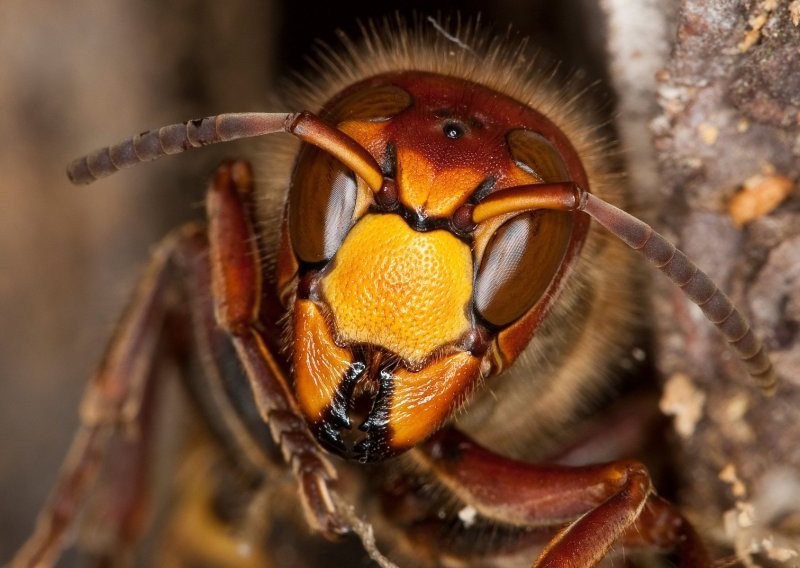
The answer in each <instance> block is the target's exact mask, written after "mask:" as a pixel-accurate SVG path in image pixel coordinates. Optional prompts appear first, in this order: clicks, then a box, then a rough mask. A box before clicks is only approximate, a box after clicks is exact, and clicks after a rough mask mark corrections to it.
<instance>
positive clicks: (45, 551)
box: [11, 233, 184, 568]
mask: <svg viewBox="0 0 800 568" xmlns="http://www.w3.org/2000/svg"><path fill="white" fill-rule="evenodd" d="M183 239H184V235H182V234H180V233H176V234H173V235H172V236H170V237H169V238H167V239H166V240H165V241H164V242H163V243H162V245H161V246H160V247H159V248H158V250H157V251H156V252H155V254H154V255H153V257H152V260H151V262H150V265H149V266H148V268H147V271H146V273H145V275H144V278H143V279H142V280H141V282H140V284H139V286H138V288H137V290H136V293H135V296H134V298H133V301H132V302H131V304H130V305H129V307H128V309H127V310H126V312H125V314H124V315H123V318H122V320H121V322H120V324H119V326H118V328H117V332H116V334H115V335H114V338H113V339H112V341H111V343H110V345H109V348H108V350H107V352H106V355H105V357H104V358H103V361H102V363H101V365H100V368H99V370H98V372H97V374H96V375H95V376H94V378H93V379H92V381H91V382H90V384H89V387H88V389H87V392H86V394H85V395H84V399H83V403H82V405H81V426H80V429H79V430H78V433H77V434H76V436H75V438H74V440H73V443H72V446H71V448H70V450H69V453H68V455H67V458H66V460H65V462H64V465H63V466H62V469H61V472H60V473H59V477H58V480H57V482H56V486H55V488H54V490H53V493H52V494H51V496H50V498H49V500H48V502H47V504H46V505H45V507H44V509H43V510H42V512H41V513H40V514H39V518H38V519H37V522H36V528H35V530H34V533H33V535H32V536H31V537H30V539H29V540H28V541H27V543H26V544H25V545H24V546H23V548H22V549H21V550H20V551H19V553H18V554H17V555H16V557H15V558H14V559H13V561H12V564H11V565H12V566H13V567H14V568H25V567H29V566H31V567H32V566H36V567H41V566H51V565H52V564H53V563H54V562H55V561H56V559H57V558H58V555H59V554H60V551H61V549H62V547H63V546H64V543H65V540H66V538H67V533H68V531H69V530H70V528H71V525H72V523H73V521H74V519H75V517H76V515H77V514H78V511H79V509H80V507H81V505H82V504H83V503H84V501H85V498H86V495H87V493H88V491H89V489H90V487H91V486H92V484H93V482H94V480H95V479H96V477H97V475H98V473H99V469H100V466H101V464H102V462H103V459H104V457H105V456H106V454H107V453H108V449H109V444H110V443H111V438H112V436H113V435H114V434H119V435H122V436H125V441H124V442H123V445H125V446H128V452H133V453H132V454H129V456H128V457H129V458H130V459H131V460H132V461H133V462H135V463H137V467H133V468H131V469H130V470H129V472H126V475H130V476H131V477H130V482H131V483H132V484H134V485H135V484H136V481H135V478H136V477H137V476H138V475H139V467H138V464H139V463H140V461H141V455H140V454H141V452H143V451H144V447H145V445H146V444H145V442H144V440H143V426H144V423H143V421H142V420H143V416H144V415H146V414H147V413H146V412H144V409H143V401H144V399H145V396H144V395H145V393H146V391H147V390H148V388H149V387H148V380H149V378H150V377H151V376H153V374H152V371H153V366H154V362H155V359H156V354H157V344H158V339H159V337H160V336H161V330H162V326H163V323H164V317H165V313H166V309H167V306H166V302H165V299H166V290H167V288H168V277H167V273H168V270H167V267H168V266H169V263H170V260H171V258H173V257H174V256H175V254H176V253H177V251H178V250H179V248H180V245H181V243H182V242H183ZM132 501H135V499H133V498H131V503H128V504H127V505H122V504H121V503H120V506H121V508H122V509H123V510H124V511H122V512H121V513H120V516H121V517H123V518H124V517H127V516H128V512H129V511H130V508H131V507H132V506H133V504H132Z"/></svg>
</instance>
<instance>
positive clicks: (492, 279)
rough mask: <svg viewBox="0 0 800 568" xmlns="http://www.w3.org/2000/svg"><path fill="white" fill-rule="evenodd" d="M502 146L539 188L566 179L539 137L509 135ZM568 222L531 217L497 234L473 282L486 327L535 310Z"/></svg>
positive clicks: (552, 214) (555, 267) (567, 218)
mask: <svg viewBox="0 0 800 568" xmlns="http://www.w3.org/2000/svg"><path fill="white" fill-rule="evenodd" d="M506 140H507V142H508V146H509V150H510V151H511V155H512V156H513V158H514V160H515V162H516V164H517V165H518V166H519V167H520V168H522V169H523V170H525V171H526V172H528V173H530V174H532V175H534V176H535V177H536V178H537V179H539V180H540V181H541V182H543V183H548V182H557V181H566V180H568V179H569V174H568V171H567V167H566V164H565V163H564V160H563V159H562V158H561V154H560V153H559V152H558V150H557V149H556V148H555V147H554V146H553V145H552V144H551V143H550V142H549V141H548V140H547V139H546V138H544V137H543V136H542V135H541V134H539V133H537V132H533V131H530V130H513V131H511V132H509V133H508V135H507V136H506ZM501 191H502V190H501ZM573 222H574V221H573V214H572V213H566V212H558V211H534V212H530V213H523V214H520V215H517V216H515V217H513V218H511V219H509V220H508V221H506V222H505V223H503V224H502V225H501V226H500V228H499V229H497V231H496V232H495V233H494V235H492V237H491V239H490V240H489V244H488V245H487V247H486V251H485V253H484V255H483V258H482V260H481V265H480V268H479V269H478V275H477V278H476V281H475V296H474V298H475V309H476V310H477V311H478V313H479V314H480V315H481V316H482V317H483V318H484V319H485V320H486V321H487V322H489V323H490V324H492V325H495V326H498V327H503V326H507V325H509V324H511V323H512V322H514V321H515V320H517V319H518V318H520V317H522V316H523V315H524V314H525V313H526V312H528V310H530V309H531V308H533V307H534V306H535V305H536V303H537V302H538V301H539V299H541V297H542V296H543V295H544V293H545V292H546V291H547V289H548V288H549V286H550V285H551V283H552V282H553V279H554V278H555V276H556V275H557V274H558V271H559V269H560V267H561V263H562V261H563V258H564V254H565V253H566V251H567V248H568V246H569V243H570V238H571V236H572V227H573Z"/></svg>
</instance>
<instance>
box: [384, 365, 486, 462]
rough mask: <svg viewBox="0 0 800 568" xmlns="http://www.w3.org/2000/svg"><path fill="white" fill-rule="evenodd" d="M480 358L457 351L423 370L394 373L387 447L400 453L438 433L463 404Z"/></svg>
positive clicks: (475, 381) (475, 374)
mask: <svg viewBox="0 0 800 568" xmlns="http://www.w3.org/2000/svg"><path fill="white" fill-rule="evenodd" d="M480 362H481V360H480V358H478V357H475V356H473V355H471V354H470V353H466V352H459V353H456V354H454V355H450V356H448V357H444V358H442V359H439V360H438V361H436V362H434V363H432V364H431V365H428V366H427V367H425V368H423V369H422V370H421V371H419V372H418V373H412V372H410V371H407V370H405V369H403V370H398V371H397V372H396V373H394V380H393V387H392V397H391V400H392V403H391V409H390V411H389V423H388V426H389V440H388V442H389V444H390V445H391V447H392V449H393V450H394V451H403V450H405V449H407V448H411V447H413V446H415V445H417V444H418V443H419V442H421V441H422V440H424V439H425V438H427V437H428V436H430V435H431V434H433V433H434V432H435V431H436V430H438V429H439V428H440V427H441V425H442V423H443V422H444V421H445V420H447V418H448V417H449V416H450V415H451V414H452V413H453V412H454V411H455V410H456V409H457V408H458V407H459V406H461V404H462V403H463V402H464V400H465V399H466V397H467V396H469V393H470V391H471V390H472V388H473V387H474V386H475V385H476V384H477V382H478V380H479V378H480V377H479V376H480Z"/></svg>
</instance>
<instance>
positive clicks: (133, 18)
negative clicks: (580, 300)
mask: <svg viewBox="0 0 800 568" xmlns="http://www.w3.org/2000/svg"><path fill="white" fill-rule="evenodd" d="M413 10H417V11H420V12H421V13H424V14H431V15H436V14H437V13H439V12H441V14H442V15H443V16H446V15H448V14H453V13H455V10H459V11H460V13H461V15H462V16H464V17H472V16H473V15H474V14H477V13H480V14H481V16H482V19H483V21H484V22H486V24H487V27H488V26H489V25H490V23H491V25H494V26H496V28H497V30H498V31H504V30H505V29H506V28H507V27H508V26H509V25H511V26H513V27H514V28H515V29H517V30H518V31H519V32H521V34H522V35H527V36H530V37H531V38H532V39H533V41H534V43H535V44H537V45H541V46H543V47H544V48H546V49H548V50H550V51H553V52H555V53H557V54H558V57H559V58H560V59H563V60H564V61H565V62H566V65H565V69H575V68H580V69H582V70H583V71H584V72H585V73H586V76H585V80H586V81H587V82H592V81H595V80H598V81H600V83H601V84H600V86H599V87H598V88H597V89H596V93H597V94H598V96H599V97H600V99H602V100H603V101H604V102H603V103H602V104H603V105H604V108H605V109H606V110H607V111H611V110H612V105H611V104H609V101H610V96H609V94H608V92H609V89H606V88H604V87H603V81H604V80H605V79H604V67H603V58H604V53H603V48H602V45H603V38H602V36H603V28H602V25H599V24H598V22H600V21H601V18H600V17H599V16H598V13H597V8H596V7H595V2H593V1H591V0H572V1H569V2H547V1H545V0H494V1H492V2H488V1H482V0H467V1H461V2H455V1H450V2H446V1H440V2H430V1H428V2H422V1H413V2H394V3H392V2H375V1H372V2H366V1H360V2H359V1H354V2H350V1H346V0H344V1H341V2H336V3H332V2H319V1H317V0H314V1H308V0H304V1H295V2H288V1H278V0H275V1H273V2H269V1H255V0H236V1H231V2H225V3H222V2H215V1H213V0H159V1H147V2H135V3H134V2H124V1H122V0H112V1H107V2H96V1H90V0H72V1H70V2H50V1H47V0H3V1H2V2H0V172H1V174H2V176H1V177H0V179H2V182H1V183H0V324H2V325H0V496H2V497H0V563H2V562H3V561H7V560H8V559H9V558H10V556H11V554H12V551H14V550H15V549H16V548H17V547H18V546H19V545H20V544H21V543H22V541H23V539H24V538H25V536H26V535H28V534H29V533H30V531H31V529H32V527H33V523H34V519H35V515H36V512H37V510H38V508H39V507H40V506H41V505H42V503H43V502H44V500H45V498H46V496H47V494H48V491H49V488H50V487H51V486H52V484H53V482H54V480H55V476H56V473H57V471H58V467H59V465H60V463H61V460H62V459H63V457H64V453H65V452H66V449H67V447H68V443H69V441H70V438H71V436H72V433H73V432H74V430H75V428H76V425H77V408H78V403H79V399H80V396H81V393H82V391H83V387H84V384H85V383H86V381H87V380H88V378H89V377H90V376H91V374H92V372H93V369H94V367H95V365H96V364H97V362H98V360H99V358H100V356H101V353H102V351H103V348H104V346H105V344H106V341H107V339H108V337H109V336H110V333H111V331H112V330H113V327H114V324H115V322H116V319H117V317H118V314H119V313H120V311H121V309H122V307H123V305H124V304H125V302H126V300H127V298H128V296H129V294H130V293H131V291H132V289H133V287H134V285H135V282H136V280H137V275H138V273H139V271H140V269H141V268H142V266H143V265H144V263H145V261H146V259H147V256H148V251H149V250H150V248H151V247H152V246H153V245H154V244H155V243H156V242H158V240H159V239H160V238H161V237H162V236H163V235H164V234H165V233H166V232H167V231H169V229H171V228H172V227H175V226H177V225H178V224H180V223H182V222H184V221H185V220H187V219H193V218H202V213H203V210H202V196H203V190H204V186H205V181H206V179H207V176H208V175H209V173H210V172H211V171H212V169H213V167H214V166H215V164H216V163H217V162H218V161H219V160H220V159H221V158H222V157H224V156H232V155H244V156H247V155H248V154H249V153H250V152H251V150H252V148H254V147H256V146H255V144H253V143H249V144H248V143H240V144H238V145H226V146H222V147H216V148H214V147H212V148H208V149H205V150H203V151H198V152H192V153H189V154H186V155H183V156H180V157H174V158H171V159H167V160H162V161H160V162H156V163H153V164H150V165H145V166H142V167H138V168H135V169H133V170H130V171H127V172H125V173H123V174H121V175H117V176H114V177H113V178H111V179H109V180H107V181H104V182H102V183H98V184H96V185H93V186H89V187H72V186H71V185H70V184H69V183H68V181H67V179H66V176H65V174H64V168H65V166H66V164H67V163H68V162H69V161H70V160H71V159H73V158H75V157H77V156H79V155H81V154H83V153H85V152H88V151H91V150H93V149H95V148H97V147H99V146H102V145H105V144H108V143H112V142H116V141H118V140H120V139H121V138H123V137H126V136H128V135H131V134H133V133H136V132H139V131H142V130H145V129H148V128H153V127H157V126H161V125H164V124H168V123H172V122H176V121H180V120H184V119H188V118H193V117H200V116H206V115H210V114H216V113H220V112H229V111H247V110H264V111H266V110H273V111H278V110H280V111H289V110H299V109H295V108H281V109H276V108H266V106H265V105H266V102H265V101H267V100H268V98H269V97H270V93H274V92H276V91H280V89H281V85H282V84H284V83H285V78H286V77H287V76H288V74H289V73H291V72H298V73H301V74H302V73H303V72H304V69H306V60H305V58H306V57H307V56H308V55H310V53H311V52H312V49H313V45H314V41H315V40H316V39H321V40H324V41H326V42H328V43H330V44H333V45H335V44H336V43H337V42H336V39H335V34H334V30H336V29H342V30H344V31H345V32H347V33H349V34H351V35H352V36H357V35H358V26H357V22H358V21H359V20H360V21H365V20H367V19H369V18H374V17H383V16H385V15H391V14H392V13H393V12H394V11H399V12H400V13H401V14H404V15H406V16H410V15H411V14H412V12H413Z"/></svg>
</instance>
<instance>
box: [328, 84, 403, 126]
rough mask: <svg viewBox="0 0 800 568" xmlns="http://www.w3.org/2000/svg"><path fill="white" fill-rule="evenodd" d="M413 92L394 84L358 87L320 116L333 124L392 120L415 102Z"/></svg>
mask: <svg viewBox="0 0 800 568" xmlns="http://www.w3.org/2000/svg"><path fill="white" fill-rule="evenodd" d="M413 102H414V101H413V99H412V98H411V94H410V93H409V92H408V91H406V90H404V89H401V88H400V87H395V86H394V85H376V86H373V87H366V88H362V89H358V90H357V91H355V92H354V93H351V94H349V95H347V96H345V97H343V98H341V99H339V100H337V101H336V102H335V103H334V104H333V105H331V106H330V108H326V109H323V111H322V113H321V114H320V116H322V118H324V119H325V120H327V121H328V122H330V123H331V124H341V123H342V122H345V121H348V120H364V121H368V122H382V121H385V120H390V119H392V118H394V117H395V116H397V115H398V114H400V113H401V112H403V111H404V110H406V109H407V108H409V107H410V106H411V105H412V104H413Z"/></svg>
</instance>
